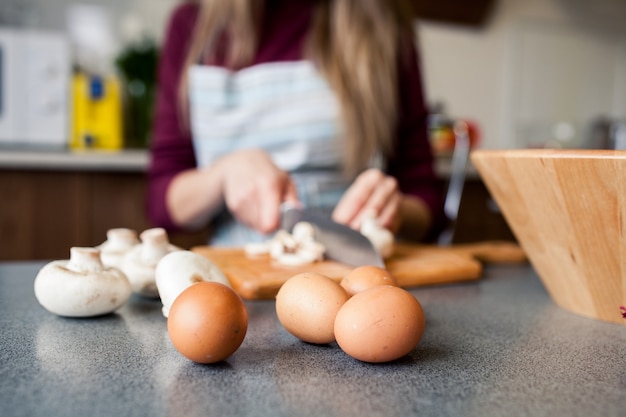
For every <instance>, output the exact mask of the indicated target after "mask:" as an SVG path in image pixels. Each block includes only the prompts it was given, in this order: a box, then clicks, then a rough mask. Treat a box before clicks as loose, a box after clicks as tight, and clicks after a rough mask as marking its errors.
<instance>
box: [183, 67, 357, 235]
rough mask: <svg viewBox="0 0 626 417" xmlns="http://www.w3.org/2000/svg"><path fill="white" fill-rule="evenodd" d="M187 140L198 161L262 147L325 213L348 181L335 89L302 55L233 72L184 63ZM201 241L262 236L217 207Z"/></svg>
mask: <svg viewBox="0 0 626 417" xmlns="http://www.w3.org/2000/svg"><path fill="white" fill-rule="evenodd" d="M189 71H190V72H189V83H190V84H189V86H190V88H189V91H190V96H189V98H190V115H191V129H192V136H193V146H194V151H195V155H196V160H197V163H198V166H199V167H205V166H208V165H211V164H212V163H214V162H215V161H216V160H217V159H219V158H220V157H222V156H224V155H226V154H228V153H231V152H233V151H237V150H242V149H250V148H256V149H263V150H265V151H266V152H267V153H268V154H269V155H270V157H271V158H272V160H273V162H274V163H275V164H276V165H277V166H278V167H280V168H281V169H283V170H285V171H287V172H289V173H290V175H291V177H292V179H293V180H294V182H295V184H296V186H297V189H298V194H299V197H300V199H301V201H302V202H303V203H304V204H305V205H306V206H307V207H312V208H317V209H321V210H328V211H329V212H330V211H331V210H332V208H333V207H334V206H335V205H336V204H337V202H338V201H339V199H340V197H341V195H342V194H343V193H344V192H345V190H346V189H347V187H348V185H349V184H348V182H347V181H346V180H345V178H343V177H342V174H341V163H342V149H343V146H344V143H343V140H342V135H341V134H340V133H341V123H340V122H339V106H338V102H337V98H336V96H335V94H334V93H333V92H332V90H331V89H330V87H329V86H328V84H327V82H326V81H325V80H324V79H323V78H322V77H321V75H320V74H319V72H318V71H317V70H316V69H315V67H314V65H313V64H312V63H311V62H310V61H290V62H276V63H267V64H260V65H255V66H252V67H248V68H245V69H242V70H240V71H230V70H227V69H225V68H222V67H214V66H205V65H196V66H192V67H191V68H190V69H189ZM213 226H214V232H213V234H212V236H211V239H210V241H209V242H208V243H209V244H211V245H217V246H241V245H243V244H245V243H249V242H258V241H261V240H265V239H268V238H269V236H263V235H261V234H259V233H257V232H256V231H254V230H252V229H250V228H248V227H246V226H244V225H242V224H240V223H238V222H237V221H235V220H234V219H233V218H232V216H231V215H230V214H229V213H227V212H224V213H222V214H221V215H219V216H217V218H216V219H215V221H214V224H213Z"/></svg>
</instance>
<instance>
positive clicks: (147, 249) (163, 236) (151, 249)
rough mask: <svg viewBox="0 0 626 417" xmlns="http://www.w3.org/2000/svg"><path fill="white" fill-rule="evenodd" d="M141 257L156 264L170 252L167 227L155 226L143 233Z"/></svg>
mask: <svg viewBox="0 0 626 417" xmlns="http://www.w3.org/2000/svg"><path fill="white" fill-rule="evenodd" d="M140 237H141V241H142V242H143V243H144V244H143V245H142V246H141V259H142V260H143V261H144V262H145V263H147V264H151V265H156V264H157V263H158V262H159V260H160V259H161V258H163V257H164V256H165V255H167V254H168V253H169V252H170V247H169V239H168V237H167V233H166V232H165V229H162V228H160V227H155V228H153V229H148V230H145V231H143V232H142V233H141V236H140Z"/></svg>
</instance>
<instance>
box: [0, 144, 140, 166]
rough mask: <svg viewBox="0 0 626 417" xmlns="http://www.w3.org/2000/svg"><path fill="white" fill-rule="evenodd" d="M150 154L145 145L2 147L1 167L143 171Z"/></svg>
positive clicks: (0, 153) (0, 149)
mask: <svg viewBox="0 0 626 417" xmlns="http://www.w3.org/2000/svg"><path fill="white" fill-rule="evenodd" d="M148 161H149V155H148V152H147V151H146V150H142V149H125V150H119V151H103V150H85V151H81V150H77V151H68V150H60V149H47V150H41V149H11V148H0V169H16V170H36V171H39V170H50V171H103V172H109V171H115V172H117V171H126V172H143V171H145V170H146V169H147V167H148Z"/></svg>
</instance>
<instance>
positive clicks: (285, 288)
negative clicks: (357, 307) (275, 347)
mask: <svg viewBox="0 0 626 417" xmlns="http://www.w3.org/2000/svg"><path fill="white" fill-rule="evenodd" d="M346 300H348V294H347V293H346V292H345V290H344V289H343V288H342V287H341V285H339V283H338V282H336V281H334V280H332V279H331V278H329V277H327V276H325V275H322V274H318V273H313V272H304V273H301V274H297V275H294V276H293V277H291V278H289V279H288V280H287V281H286V282H285V283H284V284H283V285H282V286H281V288H280V290H279V291H278V294H276V314H277V316H278V320H279V321H280V323H281V324H282V325H283V326H284V327H285V329H287V331H288V332H289V333H291V334H292V335H294V336H295V337H297V338H298V339H300V340H303V341H305V342H309V343H315V344H326V343H331V342H334V341H335V335H334V323H335V316H336V315H337V312H338V311H339V308H341V306H342V305H343V304H344V303H345V302H346Z"/></svg>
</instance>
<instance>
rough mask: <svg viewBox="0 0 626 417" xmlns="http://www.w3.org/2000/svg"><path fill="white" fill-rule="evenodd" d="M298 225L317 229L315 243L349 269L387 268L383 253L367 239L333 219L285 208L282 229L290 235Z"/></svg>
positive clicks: (285, 206) (283, 209)
mask: <svg viewBox="0 0 626 417" xmlns="http://www.w3.org/2000/svg"><path fill="white" fill-rule="evenodd" d="M298 222H308V223H310V224H311V225H312V226H313V228H314V229H315V240H317V241H318V242H320V243H321V244H323V245H324V246H325V248H326V252H325V256H326V257H327V258H328V259H332V260H334V261H337V262H341V263H343V264H346V265H350V266H355V267H356V266H362V265H375V266H378V267H381V268H385V262H384V261H383V259H382V257H381V256H380V253H378V251H377V250H376V248H374V246H373V245H372V243H371V242H370V241H369V239H368V238H366V237H365V236H363V235H362V234H361V233H359V232H358V231H356V230H354V229H352V228H350V227H349V226H346V225H344V224H341V223H337V222H335V221H333V220H332V219H331V218H330V217H327V216H324V215H321V214H319V213H316V212H314V211H311V210H308V209H306V208H301V207H296V206H293V205H283V206H282V208H281V228H282V229H284V230H286V231H288V232H291V230H292V229H293V227H294V226H295V224H296V223H298Z"/></svg>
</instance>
